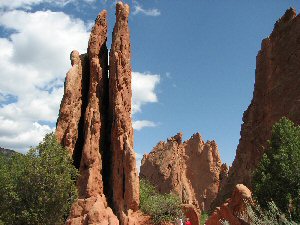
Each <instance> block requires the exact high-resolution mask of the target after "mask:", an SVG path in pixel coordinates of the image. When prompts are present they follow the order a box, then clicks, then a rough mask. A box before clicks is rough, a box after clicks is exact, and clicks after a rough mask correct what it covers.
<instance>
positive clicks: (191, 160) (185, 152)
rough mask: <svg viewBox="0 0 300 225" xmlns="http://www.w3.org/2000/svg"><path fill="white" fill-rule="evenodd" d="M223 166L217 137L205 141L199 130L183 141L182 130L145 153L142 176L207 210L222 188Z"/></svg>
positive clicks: (199, 209) (161, 189)
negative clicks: (214, 139)
mask: <svg viewBox="0 0 300 225" xmlns="http://www.w3.org/2000/svg"><path fill="white" fill-rule="evenodd" d="M220 168H221V159H220V154H219V151H218V147H217V144H216V143H215V142H214V141H208V142H206V143H205V142H204V141H203V140H202V138H201V136H200V134H199V133H196V134H194V135H193V136H192V137H191V138H190V139H189V140H187V141H185V142H182V133H179V134H177V135H176V136H174V137H172V138H170V139H168V140H167V142H159V143H158V144H157V146H156V147H154V149H153V150H152V151H151V152H150V153H149V154H147V155H144V157H143V159H142V165H141V169H140V177H141V178H145V179H147V180H149V181H150V182H151V183H152V184H153V185H154V186H155V187H156V188H157V190H158V191H159V192H161V193H169V192H173V193H176V194H177V195H179V197H180V199H181V201H182V203H184V204H193V205H194V206H195V207H196V208H197V209H198V211H207V210H209V209H210V204H211V202H212V200H213V199H214V198H215V197H216V195H217V193H218V190H219V184H220V183H219V175H220Z"/></svg>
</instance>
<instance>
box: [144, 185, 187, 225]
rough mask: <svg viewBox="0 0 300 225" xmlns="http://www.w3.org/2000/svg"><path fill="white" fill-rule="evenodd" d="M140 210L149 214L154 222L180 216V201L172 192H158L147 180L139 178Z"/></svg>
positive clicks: (166, 220) (169, 220) (181, 214)
mask: <svg viewBox="0 0 300 225" xmlns="http://www.w3.org/2000/svg"><path fill="white" fill-rule="evenodd" d="M140 207H141V211H142V212H143V213H145V214H147V215H150V216H151V218H152V221H153V223H154V224H160V223H162V222H171V221H174V220H175V219H176V218H182V217H183V212H182V209H181V201H180V199H179V197H178V196H176V195H174V194H171V193H170V194H159V193H158V192H157V191H156V189H155V187H154V186H153V185H152V184H151V183H150V182H149V181H147V180H144V179H141V180H140Z"/></svg>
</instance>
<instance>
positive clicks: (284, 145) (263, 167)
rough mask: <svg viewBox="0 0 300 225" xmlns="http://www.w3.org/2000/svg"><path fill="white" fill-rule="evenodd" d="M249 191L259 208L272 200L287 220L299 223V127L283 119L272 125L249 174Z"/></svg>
mask: <svg viewBox="0 0 300 225" xmlns="http://www.w3.org/2000/svg"><path fill="white" fill-rule="evenodd" d="M253 194H254V197H255V198H256V200H257V201H258V203H259V204H260V205H261V206H262V208H264V209H266V208H267V207H268V202H271V201H274V203H275V204H276V205H277V206H278V209H279V210H280V211H282V212H283V213H284V214H285V215H286V217H287V218H288V219H290V220H294V221H296V222H300V127H299V126H296V125H294V124H293V122H291V121H290V120H288V119H287V118H282V119H281V120H280V121H279V122H278V123H276V124H275V125H274V126H273V129H272V137H271V140H270V141H269V149H267V151H266V153H265V154H264V155H263V157H262V160H261V163H260V164H259V166H258V168H257V170H256V171H255V173H254V176H253Z"/></svg>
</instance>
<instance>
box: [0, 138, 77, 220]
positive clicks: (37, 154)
mask: <svg viewBox="0 0 300 225" xmlns="http://www.w3.org/2000/svg"><path fill="white" fill-rule="evenodd" d="M76 177H77V170H76V168H75V167H74V166H73V165H72V160H71V158H70V157H69V154H68V151H67V150H66V149H64V148H63V147H62V146H60V145H59V144H58V143H57V141H56V137H55V135H54V134H53V133H51V134H47V135H46V137H45V138H44V140H43V142H41V143H40V144H39V145H38V146H37V147H36V148H31V149H30V150H29V152H28V153H27V154H26V155H22V154H14V155H12V156H11V157H10V158H7V157H6V158H4V157H0V180H1V182H0V221H1V220H2V221H3V222H4V224H6V225H20V224H22V225H57V224H63V223H64V220H65V219H66V215H67V214H68V213H69V210H70V206H71V204H72V202H73V201H74V200H75V198H76V197H77V193H76V186H75V179H76Z"/></svg>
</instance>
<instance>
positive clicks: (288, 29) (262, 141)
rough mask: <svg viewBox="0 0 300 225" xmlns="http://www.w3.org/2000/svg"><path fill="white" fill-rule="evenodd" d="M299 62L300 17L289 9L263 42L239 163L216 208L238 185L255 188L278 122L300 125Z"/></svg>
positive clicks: (246, 116)
mask: <svg viewBox="0 0 300 225" xmlns="http://www.w3.org/2000/svg"><path fill="white" fill-rule="evenodd" d="M299 62H300V15H298V16H296V11H295V10H294V9H289V10H287V11H286V13H285V14H284V16H283V17H282V18H280V19H279V20H278V21H277V22H276V24H275V26H274V30H273V32H272V33H271V35H270V36H269V37H268V38H266V39H264V40H263V41H262V45H261V50H260V51H259V53H258V55H257V58H256V75H255V86H254V93H253V99H252V101H251V104H250V105H249V107H248V109H247V110H246V111H245V113H244V115H243V125H242V127H241V138H240V142H239V145H238V147H237V151H236V157H235V160H234V162H233V165H232V167H231V168H230V170H229V175H228V179H227V180H226V182H224V184H223V185H222V187H221V190H220V193H219V194H218V197H217V200H216V201H215V202H214V204H213V205H214V206H217V205H219V204H220V203H221V202H223V201H224V200H225V199H226V198H228V197H229V196H230V195H231V193H232V190H233V188H234V186H235V185H236V184H238V183H243V184H245V185H246V186H248V187H250V188H251V177H252V173H253V171H254V169H255V168H256V167H257V165H258V163H259V161H260V159H261V157H262V155H263V153H264V151H265V149H266V148H267V140H268V139H270V136H271V128H272V126H273V124H274V123H276V122H277V121H278V120H279V119H280V118H281V117H283V116H285V117H287V118H289V119H291V120H292V121H293V122H295V123H296V124H299V123H300V88H299V87H300V63H299Z"/></svg>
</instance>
